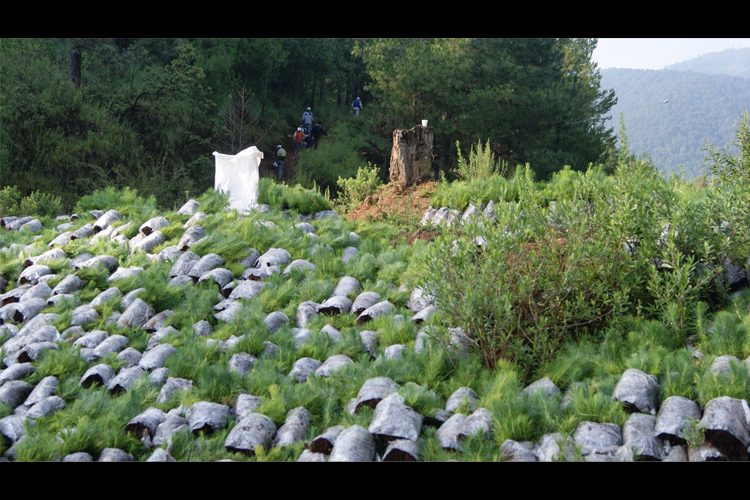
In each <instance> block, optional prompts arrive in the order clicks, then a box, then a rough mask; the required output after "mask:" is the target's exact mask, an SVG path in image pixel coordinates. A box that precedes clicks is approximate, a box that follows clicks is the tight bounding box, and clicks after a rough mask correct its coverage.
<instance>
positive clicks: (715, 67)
mask: <svg viewBox="0 0 750 500" xmlns="http://www.w3.org/2000/svg"><path fill="white" fill-rule="evenodd" d="M664 69H665V70H672V71H693V72H696V73H706V74H709V75H726V76H738V77H740V78H750V47H748V48H744V49H728V50H722V51H721V52H712V53H710V54H704V55H702V56H699V57H696V58H694V59H690V60H688V61H683V62H680V63H677V64H672V65H670V66H667V67H665V68H664Z"/></svg>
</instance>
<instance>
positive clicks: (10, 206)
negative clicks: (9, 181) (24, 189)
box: [0, 186, 21, 215]
mask: <svg viewBox="0 0 750 500" xmlns="http://www.w3.org/2000/svg"><path fill="white" fill-rule="evenodd" d="M20 201H21V192H20V191H19V190H18V188H17V187H16V186H5V187H4V188H2V189H0V214H2V215H16V214H17V213H18V203H19V202H20Z"/></svg>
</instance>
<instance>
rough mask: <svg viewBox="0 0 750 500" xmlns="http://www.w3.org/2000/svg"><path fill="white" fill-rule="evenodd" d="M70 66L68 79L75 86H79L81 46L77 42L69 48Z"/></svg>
mask: <svg viewBox="0 0 750 500" xmlns="http://www.w3.org/2000/svg"><path fill="white" fill-rule="evenodd" d="M69 55H70V68H69V77H70V81H71V82H73V84H74V85H75V86H76V87H80V86H81V48H80V47H79V46H78V45H77V44H73V46H72V47H71V48H70V54H69Z"/></svg>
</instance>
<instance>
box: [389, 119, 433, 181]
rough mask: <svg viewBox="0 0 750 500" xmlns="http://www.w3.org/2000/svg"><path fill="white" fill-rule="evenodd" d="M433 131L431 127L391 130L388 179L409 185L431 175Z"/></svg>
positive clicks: (419, 126) (418, 126)
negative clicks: (391, 142)
mask: <svg viewBox="0 0 750 500" xmlns="http://www.w3.org/2000/svg"><path fill="white" fill-rule="evenodd" d="M434 138H435V133H434V132H433V130H432V129H431V128H428V127H422V126H421V125H417V126H416V127H413V128H410V129H408V130H403V129H396V130H394V131H393V149H392V150H391V165H390V180H391V182H392V183H395V184H401V185H402V186H409V185H412V184H415V183H417V182H419V181H421V180H423V179H429V178H430V177H431V176H432V142H433V139H434Z"/></svg>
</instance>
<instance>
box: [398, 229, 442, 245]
mask: <svg viewBox="0 0 750 500" xmlns="http://www.w3.org/2000/svg"><path fill="white" fill-rule="evenodd" d="M438 234H439V233H438V232H436V231H428V230H426V229H417V230H416V231H413V232H411V233H406V234H405V235H404V236H405V237H406V242H407V243H408V244H409V245H413V244H414V242H415V241H417V240H424V241H432V240H434V239H435V238H437V235H438Z"/></svg>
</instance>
